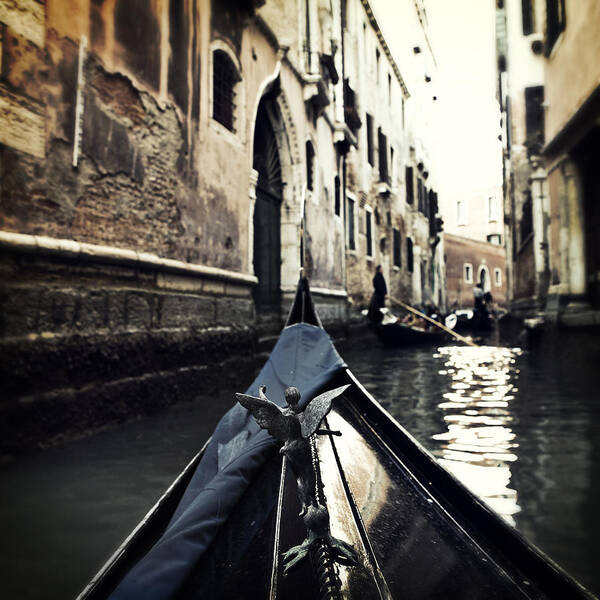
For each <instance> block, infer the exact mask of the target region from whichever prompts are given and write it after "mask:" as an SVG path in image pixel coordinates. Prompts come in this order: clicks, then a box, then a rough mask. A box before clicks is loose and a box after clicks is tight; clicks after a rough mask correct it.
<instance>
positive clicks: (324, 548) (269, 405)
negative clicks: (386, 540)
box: [236, 385, 357, 598]
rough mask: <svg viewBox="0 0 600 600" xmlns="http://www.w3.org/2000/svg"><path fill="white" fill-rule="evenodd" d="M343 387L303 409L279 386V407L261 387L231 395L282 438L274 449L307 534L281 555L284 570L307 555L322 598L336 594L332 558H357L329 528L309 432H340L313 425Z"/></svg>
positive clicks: (297, 398)
mask: <svg viewBox="0 0 600 600" xmlns="http://www.w3.org/2000/svg"><path fill="white" fill-rule="evenodd" d="M348 387H349V386H348V385H344V386H342V387H339V388H336V389H334V390H330V391H328V392H324V393H323V394H320V395H319V396H317V397H316V398H313V400H311V401H310V402H309V403H308V405H307V406H306V408H305V409H304V410H303V411H301V410H300V408H299V402H300V392H299V391H298V390H297V389H296V388H295V387H289V388H287V389H286V390H285V400H286V402H287V406H286V407H285V408H280V407H279V406H277V405H276V404H275V403H274V402H271V401H270V400H269V399H268V398H267V396H266V395H265V392H266V387H265V386H261V387H260V389H259V396H260V397H259V398H256V397H255V396H248V395H246V394H236V398H237V400H238V402H239V403H240V404H241V405H242V406H244V407H245V408H247V409H248V410H249V411H250V412H251V413H252V415H253V416H254V418H255V419H256V422H257V423H258V424H259V425H260V427H262V428H263V429H266V430H267V431H268V432H269V433H270V434H271V435H272V436H273V437H274V438H275V439H277V440H279V441H281V442H283V446H282V448H281V450H280V452H281V454H284V455H285V456H286V457H287V459H288V461H289V463H290V466H291V467H292V470H293V471H294V475H295V476H296V481H297V483H298V497H299V499H300V504H301V506H302V510H301V512H300V515H301V516H302V518H303V521H304V524H305V526H306V529H307V531H308V535H307V537H306V539H305V540H304V542H302V544H300V545H298V546H294V547H293V548H290V549H289V550H288V551H287V552H285V553H284V555H283V559H284V574H285V573H287V572H288V571H289V570H290V569H292V568H293V567H294V566H296V565H297V564H299V563H300V562H301V561H302V560H303V559H304V558H306V557H307V556H308V555H309V554H310V555H311V557H313V562H316V563H317V564H316V565H315V568H316V569H317V571H319V573H318V578H319V582H320V585H321V586H322V587H323V586H324V585H325V586H326V587H328V588H329V589H328V592H329V595H327V596H323V597H328V598H333V597H337V594H335V593H334V594H332V593H331V592H333V591H334V590H333V588H335V587H338V586H337V585H335V582H333V581H331V584H330V583H327V581H329V580H333V579H336V578H337V575H336V573H335V569H334V566H333V562H334V561H335V562H339V563H340V564H345V565H352V564H357V556H356V552H355V550H354V548H353V547H352V546H351V545H349V544H347V543H346V542H344V541H342V540H338V539H336V538H334V537H332V535H331V532H330V530H329V512H328V510H327V504H326V501H325V496H324V494H323V484H322V482H321V475H320V470H319V457H318V454H317V444H316V439H315V437H314V434H318V435H324V434H333V435H341V434H340V432H338V431H329V430H325V429H319V426H320V424H321V421H322V420H323V419H324V418H325V417H326V416H327V413H329V411H330V410H331V403H332V401H333V399H334V398H336V397H337V396H339V395H340V394H342V393H343V392H344V391H345V390H346V388H348ZM337 583H339V581H338V582H337ZM340 597H341V596H340Z"/></svg>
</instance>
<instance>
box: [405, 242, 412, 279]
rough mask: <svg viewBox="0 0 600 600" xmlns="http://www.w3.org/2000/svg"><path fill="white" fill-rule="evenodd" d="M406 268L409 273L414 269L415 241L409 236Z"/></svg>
mask: <svg viewBox="0 0 600 600" xmlns="http://www.w3.org/2000/svg"><path fill="white" fill-rule="evenodd" d="M406 268H407V269H408V272H409V273H412V272H413V270H414V261H413V241H412V240H411V239H410V238H409V237H407V238H406Z"/></svg>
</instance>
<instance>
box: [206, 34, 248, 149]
mask: <svg viewBox="0 0 600 600" xmlns="http://www.w3.org/2000/svg"><path fill="white" fill-rule="evenodd" d="M216 52H223V53H224V54H226V55H227V57H228V58H229V60H230V61H231V65H232V67H233V68H234V69H235V71H236V73H237V75H238V80H237V82H236V83H235V85H234V92H235V97H236V99H237V102H236V103H235V107H234V111H233V131H232V130H230V129H229V128H228V127H227V126H225V125H223V124H222V123H220V122H219V121H217V120H216V119H215V118H214V100H215V99H214V75H215V65H214V57H215V53H216ZM209 77H210V84H209V86H208V96H209V124H210V127H211V128H212V129H213V130H214V131H216V132H218V133H219V134H220V135H222V136H223V137H224V138H225V139H227V140H228V141H230V142H232V143H234V144H236V145H239V144H243V143H244V142H245V131H246V97H245V89H244V86H243V85H242V83H243V77H242V67H241V64H240V61H239V60H238V57H237V55H236V54H235V52H234V51H233V50H232V49H231V47H230V46H229V44H228V43H227V42H225V41H224V40H221V39H216V40H213V42H212V43H211V45H210V52H209Z"/></svg>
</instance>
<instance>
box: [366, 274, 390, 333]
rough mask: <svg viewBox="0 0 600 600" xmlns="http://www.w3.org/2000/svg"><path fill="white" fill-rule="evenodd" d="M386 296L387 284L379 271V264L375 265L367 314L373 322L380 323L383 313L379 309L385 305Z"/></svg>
mask: <svg viewBox="0 0 600 600" xmlns="http://www.w3.org/2000/svg"><path fill="white" fill-rule="evenodd" d="M386 296H387V284H386V283H385V277H384V276H383V273H382V272H381V265H377V266H376V267H375V276H374V277H373V296H372V297H371V303H370V305H369V312H368V314H367V316H368V317H369V319H370V320H371V321H373V322H374V323H381V321H382V319H383V314H382V313H381V311H380V310H379V309H380V308H383V307H384V306H385V298H386Z"/></svg>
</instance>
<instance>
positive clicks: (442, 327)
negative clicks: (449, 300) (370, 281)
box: [389, 296, 479, 348]
mask: <svg viewBox="0 0 600 600" xmlns="http://www.w3.org/2000/svg"><path fill="white" fill-rule="evenodd" d="M389 298H390V300H391V301H392V302H394V303H395V304H398V305H400V306H401V307H402V308H404V309H406V310H408V311H410V312H411V313H413V314H415V315H418V316H419V317H422V318H423V319H425V320H426V321H429V322H430V323H432V324H433V325H435V326H436V327H439V328H440V329H443V330H444V331H445V332H446V333H449V334H450V335H452V336H454V337H455V338H456V339H457V340H459V341H461V342H463V343H465V344H467V345H468V346H474V347H475V348H479V346H478V345H477V344H476V343H475V342H474V341H473V340H471V339H469V338H466V337H464V336H462V335H460V334H458V333H456V331H452V329H450V328H449V327H446V326H445V325H443V324H442V323H439V322H438V321H436V320H435V319H432V318H431V317H428V316H427V315H425V314H423V313H422V312H421V311H420V310H417V309H416V308H413V307H412V306H409V305H408V304H406V303H405V302H402V300H398V298H394V297H393V296H390V297H389Z"/></svg>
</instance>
